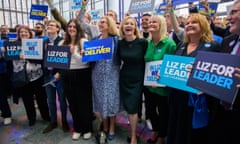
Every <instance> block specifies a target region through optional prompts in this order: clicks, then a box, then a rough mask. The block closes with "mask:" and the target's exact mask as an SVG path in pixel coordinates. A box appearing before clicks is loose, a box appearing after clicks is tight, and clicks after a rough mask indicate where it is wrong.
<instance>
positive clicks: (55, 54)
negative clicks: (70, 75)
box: [44, 45, 71, 69]
mask: <svg viewBox="0 0 240 144" xmlns="http://www.w3.org/2000/svg"><path fill="white" fill-rule="evenodd" d="M70 63H71V53H70V47H69V46H50V45H48V47H47V50H46V54H45V58H44V66H45V67H52V68H59V69H69V68H70Z"/></svg>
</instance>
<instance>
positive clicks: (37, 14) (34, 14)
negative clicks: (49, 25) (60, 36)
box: [30, 4, 48, 20]
mask: <svg viewBox="0 0 240 144" xmlns="http://www.w3.org/2000/svg"><path fill="white" fill-rule="evenodd" d="M47 12H48V6H46V5H35V4H32V6H31V11H30V19H34V20H43V19H44V17H45V16H47Z"/></svg>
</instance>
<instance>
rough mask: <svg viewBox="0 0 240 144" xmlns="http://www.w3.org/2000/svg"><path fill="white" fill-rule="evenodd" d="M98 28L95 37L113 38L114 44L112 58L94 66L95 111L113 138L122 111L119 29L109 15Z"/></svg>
mask: <svg viewBox="0 0 240 144" xmlns="http://www.w3.org/2000/svg"><path fill="white" fill-rule="evenodd" d="M98 28H99V31H100V33H101V34H100V35H99V36H98V37H96V38H94V39H105V38H112V40H113V45H114V46H113V56H112V59H110V60H101V61H96V62H95V63H94V65H93V67H92V84H93V111H94V113H95V114H96V115H97V116H98V118H99V120H100V121H101V122H102V124H103V125H102V131H104V133H106V134H107V139H108V140H113V139H114V138H115V129H114V128H115V116H116V114H117V113H118V112H119V111H120V96H119V70H120V60H119V58H118V55H117V43H118V30H117V27H116V24H115V22H114V21H113V19H112V18H110V17H108V16H103V17H102V18H101V19H100V21H99V24H98ZM108 120H109V122H108ZM107 139H105V140H104V141H106V140H107Z"/></svg>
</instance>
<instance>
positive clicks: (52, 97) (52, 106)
mask: <svg viewBox="0 0 240 144" xmlns="http://www.w3.org/2000/svg"><path fill="white" fill-rule="evenodd" d="M60 28H61V25H60V23H59V22H57V21H55V20H49V22H48V25H47V35H48V39H47V40H46V42H45V43H46V47H45V48H47V45H56V46H57V45H58V43H59V42H60V41H61V40H62V39H63V38H62V37H60V36H58V33H59V31H60ZM44 80H45V83H47V82H50V81H56V82H54V83H53V84H49V85H47V86H45V90H46V94H47V99H48V106H49V110H50V117H51V122H50V124H49V125H48V126H47V127H46V128H45V129H44V130H43V133H48V132H50V131H52V130H53V129H55V128H56V127H57V104H56V92H57V96H58V101H59V103H60V111H61V118H62V130H63V131H64V132H68V131H69V125H68V122H67V102H66V98H65V96H64V95H63V88H62V85H61V83H62V82H61V79H59V69H55V68H52V67H48V68H46V69H45V77H44Z"/></svg>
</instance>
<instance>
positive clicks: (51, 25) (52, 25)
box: [47, 24, 57, 27]
mask: <svg viewBox="0 0 240 144" xmlns="http://www.w3.org/2000/svg"><path fill="white" fill-rule="evenodd" d="M47 26H50V27H54V26H55V27H57V25H54V24H49V25H47Z"/></svg>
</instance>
